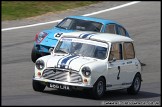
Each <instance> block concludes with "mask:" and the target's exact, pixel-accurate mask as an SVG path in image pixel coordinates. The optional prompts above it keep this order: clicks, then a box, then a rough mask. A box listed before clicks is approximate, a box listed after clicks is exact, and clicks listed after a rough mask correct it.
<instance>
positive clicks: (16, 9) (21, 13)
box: [1, 1, 98, 21]
mask: <svg viewBox="0 0 162 107" xmlns="http://www.w3.org/2000/svg"><path fill="white" fill-rule="evenodd" d="M93 3H98V2H97V1H2V4H1V5H2V6H1V9H2V10H1V11H2V13H1V14H2V15H1V17H2V20H3V21H4V20H16V19H22V18H28V17H33V16H38V15H42V14H45V13H47V12H53V13H55V12H58V11H63V10H67V9H73V8H77V7H81V6H87V5H90V4H93Z"/></svg>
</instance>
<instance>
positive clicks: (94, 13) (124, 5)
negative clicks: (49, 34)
mask: <svg viewBox="0 0 162 107" xmlns="http://www.w3.org/2000/svg"><path fill="white" fill-rule="evenodd" d="M139 2H140V1H133V2H129V3H126V4H123V5H119V6H116V7H112V8H109V9H105V10H101V11H98V12H93V13H90V14H85V15H82V16H91V15H96V14H100V13H103V12H107V11H111V10H116V9H119V8H122V7H126V6H130V5H133V4H136V3H139ZM61 20H62V19H60V20H55V21H50V22H44V23H37V24H32V25H25V26H18V27H11V28H4V29H1V31H8V30H14V29H21V28H27V27H33V26H40V25H45V24H50V23H56V22H59V21H61Z"/></svg>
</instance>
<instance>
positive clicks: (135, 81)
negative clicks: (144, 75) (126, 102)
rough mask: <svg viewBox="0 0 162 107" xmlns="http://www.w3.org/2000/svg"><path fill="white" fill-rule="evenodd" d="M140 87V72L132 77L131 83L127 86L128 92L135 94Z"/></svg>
mask: <svg viewBox="0 0 162 107" xmlns="http://www.w3.org/2000/svg"><path fill="white" fill-rule="evenodd" d="M140 87H141V76H140V74H136V76H135V77H134V79H133V83H132V85H131V86H130V87H129V88H127V92H128V94H137V93H138V92H139V90H140Z"/></svg>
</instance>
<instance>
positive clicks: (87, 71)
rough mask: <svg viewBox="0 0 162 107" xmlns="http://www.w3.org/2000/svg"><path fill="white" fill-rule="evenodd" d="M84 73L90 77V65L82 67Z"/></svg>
mask: <svg viewBox="0 0 162 107" xmlns="http://www.w3.org/2000/svg"><path fill="white" fill-rule="evenodd" d="M82 74H83V75H84V76H85V77H89V76H90V75H91V69H90V68H89V67H83V68H82Z"/></svg>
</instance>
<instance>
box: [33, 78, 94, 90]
mask: <svg viewBox="0 0 162 107" xmlns="http://www.w3.org/2000/svg"><path fill="white" fill-rule="evenodd" d="M33 80H35V81H40V82H44V83H45V84H48V83H54V84H60V85H68V86H71V87H81V88H93V86H91V85H85V84H83V83H69V82H61V81H54V80H49V79H42V78H33Z"/></svg>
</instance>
